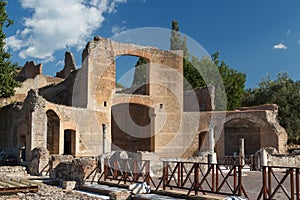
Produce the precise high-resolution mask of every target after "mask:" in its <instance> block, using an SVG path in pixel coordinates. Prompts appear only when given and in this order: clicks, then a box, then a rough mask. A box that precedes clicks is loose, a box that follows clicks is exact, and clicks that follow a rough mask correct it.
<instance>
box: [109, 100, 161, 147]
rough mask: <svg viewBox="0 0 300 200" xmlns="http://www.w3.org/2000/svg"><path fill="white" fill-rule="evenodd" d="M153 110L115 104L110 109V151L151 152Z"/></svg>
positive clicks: (138, 106)
mask: <svg viewBox="0 0 300 200" xmlns="http://www.w3.org/2000/svg"><path fill="white" fill-rule="evenodd" d="M153 113H154V109H153V108H150V107H147V106H144V105H141V104H135V103H122V104H117V105H115V106H113V107H112V109H111V123H112V124H111V137H112V147H111V150H112V151H116V150H125V151H129V152H137V151H149V152H153V151H154V147H155V143H154V142H155V141H154V119H152V118H153V117H154V115H153Z"/></svg>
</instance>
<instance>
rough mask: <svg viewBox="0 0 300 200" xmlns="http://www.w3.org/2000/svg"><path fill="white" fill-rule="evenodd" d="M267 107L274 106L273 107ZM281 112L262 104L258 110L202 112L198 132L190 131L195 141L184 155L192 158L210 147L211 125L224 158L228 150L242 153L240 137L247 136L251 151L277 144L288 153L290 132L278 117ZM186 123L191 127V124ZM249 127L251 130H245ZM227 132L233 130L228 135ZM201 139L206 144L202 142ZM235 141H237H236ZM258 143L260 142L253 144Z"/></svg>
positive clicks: (216, 148) (275, 146)
mask: <svg viewBox="0 0 300 200" xmlns="http://www.w3.org/2000/svg"><path fill="white" fill-rule="evenodd" d="M267 107H268V108H270V106H267ZM272 108H274V106H273V107H272ZM189 114H192V113H189ZM277 114H278V112H277V110H276V109H275V110H270V109H267V110H265V109H262V106H260V107H258V108H257V109H255V108H251V109H248V110H239V111H228V112H221V111H214V112H201V113H200V117H198V119H199V121H198V127H199V128H198V131H197V130H195V131H194V133H193V134H190V137H191V138H192V140H193V141H192V143H191V145H190V146H189V148H188V149H187V150H186V152H185V153H184V154H183V156H182V157H190V156H193V155H197V154H199V153H201V152H205V151H208V150H209V140H208V133H209V129H210V126H211V127H213V128H214V139H215V148H214V149H215V152H216V153H217V157H218V159H221V160H222V159H223V158H224V156H225V155H226V154H225V152H226V151H227V152H236V153H237V154H238V153H239V146H238V145H239V138H241V137H243V138H244V139H245V148H246V149H248V150H249V152H250V153H249V154H252V153H254V152H256V151H257V150H259V149H260V148H261V147H264V148H265V147H273V148H275V149H277V150H278V151H279V152H280V153H286V152H287V146H286V144H287V133H286V132H285V130H284V129H283V128H282V127H281V126H280V125H279V123H278V121H277V120H276V117H277ZM186 125H187V126H188V123H187V124H186ZM253 127H256V129H253V130H256V131H259V132H253V130H252V128H253ZM245 128H246V129H247V130H250V129H251V130H250V131H244V132H241V130H244V129H245ZM246 129H245V130H246ZM226 131H231V132H230V134H225V132H226ZM245 134H246V135H245ZM255 136H256V137H255ZM199 137H203V138H199ZM185 139H186V140H188V139H189V138H188V137H186V138H185ZM201 140H202V144H200V141H201ZM234 141H235V143H233V142H234ZM256 143H257V144H260V145H258V146H257V145H253V144H256ZM254 147H256V148H254ZM246 153H247V152H246ZM229 156H232V154H231V155H229Z"/></svg>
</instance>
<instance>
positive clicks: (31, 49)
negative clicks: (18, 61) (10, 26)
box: [6, 0, 126, 61]
mask: <svg viewBox="0 0 300 200" xmlns="http://www.w3.org/2000/svg"><path fill="white" fill-rule="evenodd" d="M20 2H21V5H22V8H23V9H28V10H31V11H32V16H30V17H27V18H24V19H23V20H24V21H23V25H24V28H23V29H22V30H19V31H17V33H16V35H14V36H11V37H8V38H7V40H6V46H7V47H8V48H11V49H13V50H19V51H20V52H19V56H20V57H21V58H23V59H26V58H28V57H33V58H39V59H43V60H48V61H49V60H53V53H54V52H55V51H57V50H61V49H64V48H65V47H66V46H68V47H75V48H77V49H82V48H83V47H84V45H85V44H86V42H87V40H88V39H90V38H91V37H92V34H93V33H94V32H95V31H96V30H97V29H98V28H100V27H101V25H102V23H103V21H104V20H105V18H104V16H103V13H113V12H115V11H116V6H117V4H119V3H125V2H126V0H91V1H87V0H21V1H20Z"/></svg>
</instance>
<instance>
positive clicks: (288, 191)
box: [257, 166, 300, 200]
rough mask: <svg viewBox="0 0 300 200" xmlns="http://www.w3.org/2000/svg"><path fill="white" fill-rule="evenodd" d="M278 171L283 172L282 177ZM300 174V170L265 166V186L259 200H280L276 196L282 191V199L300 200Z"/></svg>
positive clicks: (263, 173)
mask: <svg viewBox="0 0 300 200" xmlns="http://www.w3.org/2000/svg"><path fill="white" fill-rule="evenodd" d="M278 171H281V176H279V175H280V173H278ZM276 172H277V173H276ZM299 172H300V168H291V167H274V166H264V167H263V172H262V180H263V186H262V189H261V192H260V194H259V196H258V198H257V199H261V198H262V199H264V200H267V199H275V198H277V199H278V196H276V195H278V194H279V192H280V190H281V191H282V192H280V193H281V195H283V197H280V198H281V199H283V198H284V199H289V200H300V193H299V190H300V189H299V187H300V185H299V175H300V173H299Z"/></svg>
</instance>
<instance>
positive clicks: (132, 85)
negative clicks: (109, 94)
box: [115, 55, 150, 95]
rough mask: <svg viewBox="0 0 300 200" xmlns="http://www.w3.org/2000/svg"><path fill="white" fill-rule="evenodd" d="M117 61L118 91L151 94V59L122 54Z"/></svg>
mask: <svg viewBox="0 0 300 200" xmlns="http://www.w3.org/2000/svg"><path fill="white" fill-rule="evenodd" d="M115 63H116V93H123V94H124V93H125V94H140V95H149V84H148V83H149V63H150V61H149V59H146V58H143V57H139V56H133V55H120V56H117V57H116V62H115Z"/></svg>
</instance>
